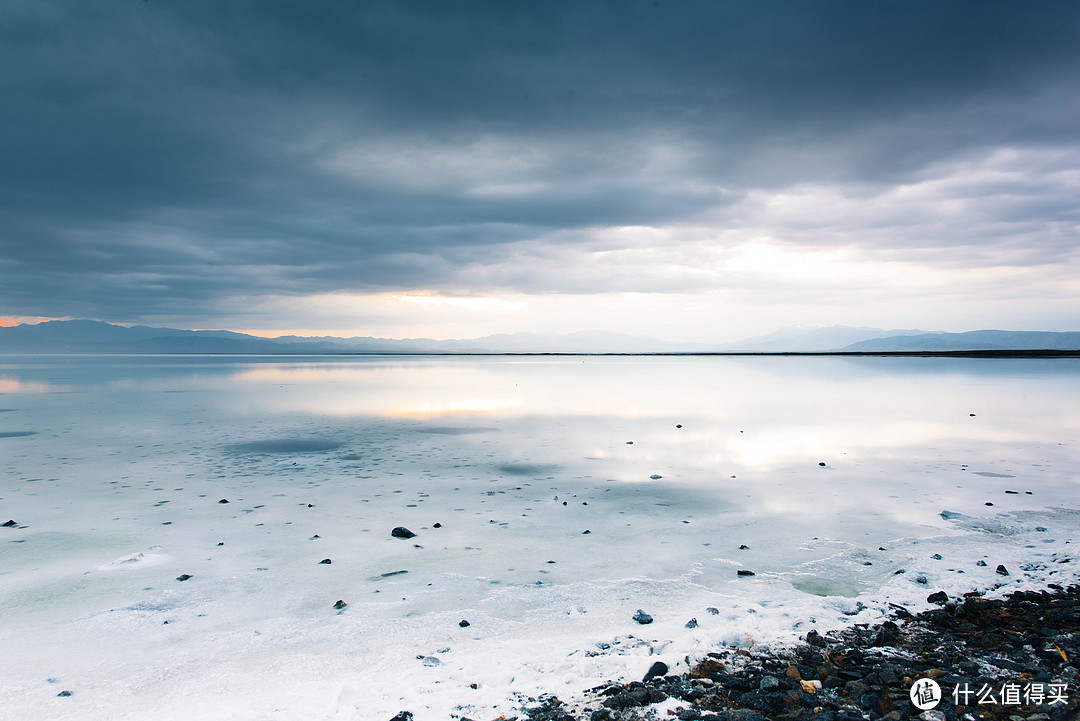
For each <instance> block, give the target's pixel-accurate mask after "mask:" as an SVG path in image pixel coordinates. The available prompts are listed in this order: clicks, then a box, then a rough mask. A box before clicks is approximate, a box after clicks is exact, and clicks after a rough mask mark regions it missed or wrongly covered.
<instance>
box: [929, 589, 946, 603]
mask: <svg viewBox="0 0 1080 721" xmlns="http://www.w3.org/2000/svg"><path fill="white" fill-rule="evenodd" d="M948 601H949V594H947V593H945V592H944V591H938V592H937V593H931V594H930V595H929V596H927V597H926V602H927V603H936V604H938V605H941V604H943V603H948Z"/></svg>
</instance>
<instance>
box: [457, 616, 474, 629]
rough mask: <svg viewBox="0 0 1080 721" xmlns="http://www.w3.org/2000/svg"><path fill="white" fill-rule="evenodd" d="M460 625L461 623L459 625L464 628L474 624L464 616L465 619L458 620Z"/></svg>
mask: <svg viewBox="0 0 1080 721" xmlns="http://www.w3.org/2000/svg"><path fill="white" fill-rule="evenodd" d="M458 625H459V626H461V627H462V628H468V627H469V626H471V625H472V624H471V623H469V622H468V621H466V620H465V619H464V618H463V619H461V620H460V621H458Z"/></svg>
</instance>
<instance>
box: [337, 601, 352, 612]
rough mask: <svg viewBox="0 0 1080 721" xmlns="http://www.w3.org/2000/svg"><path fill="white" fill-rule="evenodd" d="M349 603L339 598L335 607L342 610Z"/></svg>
mask: <svg viewBox="0 0 1080 721" xmlns="http://www.w3.org/2000/svg"><path fill="white" fill-rule="evenodd" d="M348 605H349V604H347V603H345V602H344V601H341V600H338V602H337V603H335V604H334V609H335V610H338V611H340V610H341V609H343V608H345V607H346V606H348Z"/></svg>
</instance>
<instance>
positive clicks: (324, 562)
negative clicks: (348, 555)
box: [319, 558, 333, 566]
mask: <svg viewBox="0 0 1080 721" xmlns="http://www.w3.org/2000/svg"><path fill="white" fill-rule="evenodd" d="M319 563H320V564H325V565H327V566H329V565H330V564H331V563H333V561H331V560H330V559H329V558H324V559H323V560H321V561H319Z"/></svg>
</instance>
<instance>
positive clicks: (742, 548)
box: [739, 543, 750, 551]
mask: <svg viewBox="0 0 1080 721" xmlns="http://www.w3.org/2000/svg"><path fill="white" fill-rule="evenodd" d="M739 550H740V551H748V550H750V546H747V545H746V544H745V543H744V544H742V545H741V546H739Z"/></svg>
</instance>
